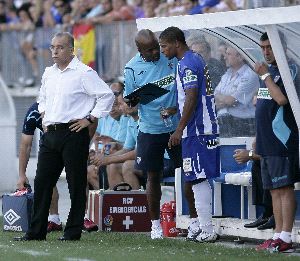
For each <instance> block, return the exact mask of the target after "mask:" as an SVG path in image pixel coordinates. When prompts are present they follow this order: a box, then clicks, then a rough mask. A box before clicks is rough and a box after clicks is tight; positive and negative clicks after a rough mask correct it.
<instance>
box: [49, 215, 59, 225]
mask: <svg viewBox="0 0 300 261" xmlns="http://www.w3.org/2000/svg"><path fill="white" fill-rule="evenodd" d="M48 221H51V222H53V223H55V224H57V225H60V223H61V222H60V219H59V215H56V214H55V215H49V216H48Z"/></svg>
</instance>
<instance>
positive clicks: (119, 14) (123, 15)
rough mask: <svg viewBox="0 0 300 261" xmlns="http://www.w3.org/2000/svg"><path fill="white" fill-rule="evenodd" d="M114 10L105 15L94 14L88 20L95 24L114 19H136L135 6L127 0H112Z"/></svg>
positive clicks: (105, 22)
mask: <svg viewBox="0 0 300 261" xmlns="http://www.w3.org/2000/svg"><path fill="white" fill-rule="evenodd" d="M111 4H112V10H111V11H110V12H108V13H106V14H104V15H100V16H94V17H92V18H90V19H88V20H87V22H88V23H93V24H107V23H112V22H114V21H127V20H133V19H135V13H134V8H133V7H131V6H129V5H127V3H126V1H125V0H112V2H111Z"/></svg>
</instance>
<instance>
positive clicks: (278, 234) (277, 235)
mask: <svg viewBox="0 0 300 261" xmlns="http://www.w3.org/2000/svg"><path fill="white" fill-rule="evenodd" d="M280 234H281V233H274V235H273V237H272V239H273V240H276V239H278V238H279V237H280Z"/></svg>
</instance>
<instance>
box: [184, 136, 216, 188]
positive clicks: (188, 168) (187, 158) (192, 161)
mask: <svg viewBox="0 0 300 261" xmlns="http://www.w3.org/2000/svg"><path fill="white" fill-rule="evenodd" d="M182 159H183V174H184V179H185V181H187V182H193V183H194V182H195V181H196V180H200V181H201V180H203V179H210V178H215V177H218V176H220V143H219V135H199V136H192V137H187V138H184V139H182Z"/></svg>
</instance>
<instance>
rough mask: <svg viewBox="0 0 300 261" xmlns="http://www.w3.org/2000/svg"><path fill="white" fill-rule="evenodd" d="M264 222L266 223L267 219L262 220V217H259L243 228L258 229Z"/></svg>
mask: <svg viewBox="0 0 300 261" xmlns="http://www.w3.org/2000/svg"><path fill="white" fill-rule="evenodd" d="M266 222H268V218H264V217H263V216H260V217H259V218H258V219H256V220H255V221H254V222H252V223H249V224H245V225H244V227H246V228H254V227H258V226H260V225H263V224H265V223H266Z"/></svg>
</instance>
